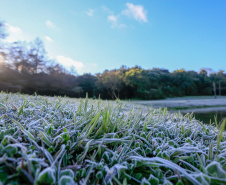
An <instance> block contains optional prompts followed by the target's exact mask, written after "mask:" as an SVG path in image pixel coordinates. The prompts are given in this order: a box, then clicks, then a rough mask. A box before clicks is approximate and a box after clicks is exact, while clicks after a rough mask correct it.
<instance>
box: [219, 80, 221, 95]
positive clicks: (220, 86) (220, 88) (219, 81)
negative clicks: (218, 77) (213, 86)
mask: <svg viewBox="0 0 226 185" xmlns="http://www.w3.org/2000/svg"><path fill="white" fill-rule="evenodd" d="M219 96H221V81H219Z"/></svg>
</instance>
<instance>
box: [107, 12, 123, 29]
mask: <svg viewBox="0 0 226 185" xmlns="http://www.w3.org/2000/svg"><path fill="white" fill-rule="evenodd" d="M118 18H119V16H115V15H109V16H108V17H107V19H108V21H109V22H111V27H112V28H125V27H126V25H125V24H121V23H119V22H118Z"/></svg>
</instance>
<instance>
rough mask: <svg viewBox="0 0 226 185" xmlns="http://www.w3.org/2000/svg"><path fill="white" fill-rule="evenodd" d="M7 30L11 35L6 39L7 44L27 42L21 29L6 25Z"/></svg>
mask: <svg viewBox="0 0 226 185" xmlns="http://www.w3.org/2000/svg"><path fill="white" fill-rule="evenodd" d="M5 28H6V30H7V31H8V33H9V36H8V37H7V38H6V41H7V42H16V41H18V40H26V39H25V36H24V34H23V31H22V30H21V28H19V27H17V26H12V25H10V24H8V23H5Z"/></svg>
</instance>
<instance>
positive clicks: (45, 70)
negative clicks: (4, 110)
mask: <svg viewBox="0 0 226 185" xmlns="http://www.w3.org/2000/svg"><path fill="white" fill-rule="evenodd" d="M6 37H7V33H6V30H5V27H4V23H3V22H0V91H5V92H20V93H26V94H34V93H35V92H36V93H37V94H40V95H48V96H55V95H56V96H64V95H66V96H69V97H85V96H86V93H88V95H89V97H93V98H96V97H99V95H100V97H101V98H102V99H118V98H119V99H162V98H166V97H180V96H199V95H226V73H224V71H223V70H220V71H218V72H212V71H211V70H210V69H202V70H201V71H199V72H196V71H186V70H184V69H180V70H175V71H173V72H169V70H167V69H160V68H152V69H143V68H141V67H140V66H135V67H130V68H129V67H126V66H121V67H120V68H119V69H113V70H105V71H104V72H103V73H97V74H95V75H92V74H89V73H86V74H83V75H76V74H75V73H74V70H72V71H68V70H66V69H65V68H64V67H63V66H61V65H60V64H58V63H56V62H55V61H53V60H51V59H49V58H48V55H47V52H46V50H45V47H44V44H43V42H42V40H41V39H39V38H36V39H35V40H34V41H33V42H30V43H27V42H14V43H7V42H6V41H4V40H5V38H6Z"/></svg>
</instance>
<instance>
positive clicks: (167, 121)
mask: <svg viewBox="0 0 226 185" xmlns="http://www.w3.org/2000/svg"><path fill="white" fill-rule="evenodd" d="M0 115H1V116H0V184H1V183H2V184H36V185H40V184H60V185H64V184H79V185H80V184H123V185H126V184H185V185H188V184H225V183H226V180H225V178H226V160H225V159H226V151H225V148H226V139H225V137H226V134H225V132H224V131H223V128H224V125H223V126H221V129H220V130H218V128H216V127H214V126H212V125H203V124H202V123H200V122H199V121H197V120H195V119H194V118H193V117H192V115H189V114H187V115H186V116H182V115H181V114H170V113H169V112H167V110H166V109H153V108H151V109H149V108H147V107H138V106H134V105H132V104H128V103H124V102H122V101H119V100H117V101H102V100H100V99H98V100H92V99H88V98H86V99H72V98H66V97H65V98H61V97H43V96H38V95H35V96H28V95H21V94H5V93H1V94H0Z"/></svg>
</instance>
